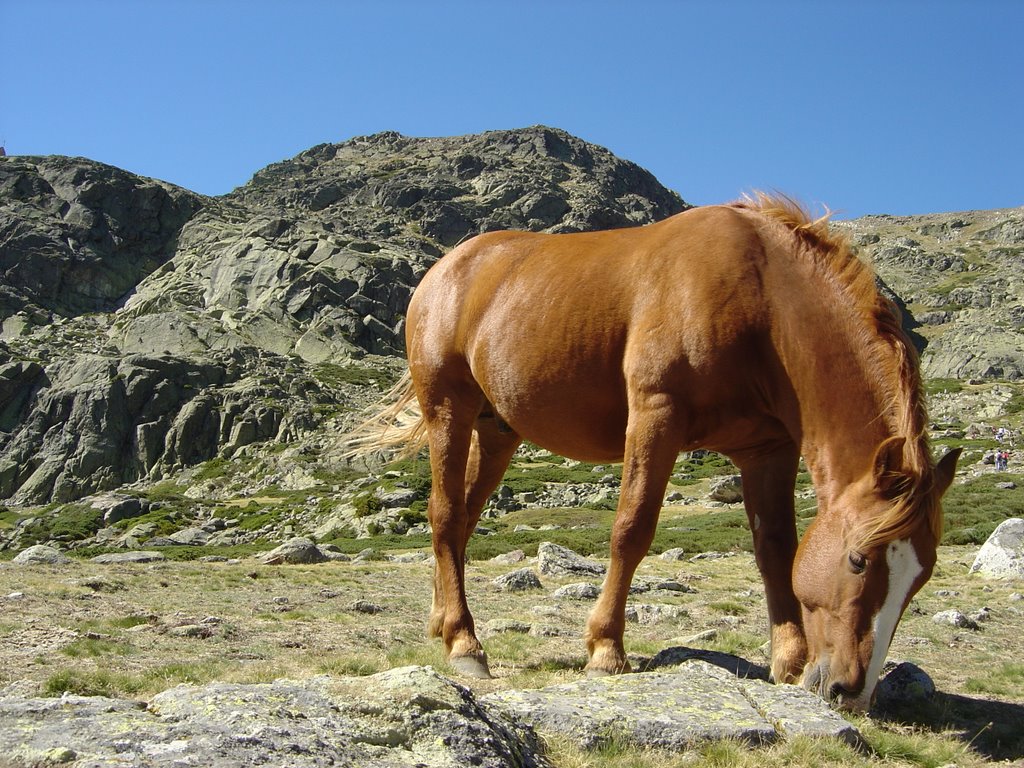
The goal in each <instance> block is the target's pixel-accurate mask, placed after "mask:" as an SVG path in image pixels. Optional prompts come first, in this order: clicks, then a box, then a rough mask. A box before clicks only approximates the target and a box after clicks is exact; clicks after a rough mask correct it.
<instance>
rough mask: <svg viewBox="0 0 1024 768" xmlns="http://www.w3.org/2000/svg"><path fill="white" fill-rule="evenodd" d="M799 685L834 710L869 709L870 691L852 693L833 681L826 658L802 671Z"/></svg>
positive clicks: (854, 710)
mask: <svg viewBox="0 0 1024 768" xmlns="http://www.w3.org/2000/svg"><path fill="white" fill-rule="evenodd" d="M800 684H801V685H802V686H803V687H804V688H805V689H807V690H808V691H811V692H812V693H815V694H817V695H818V696H820V697H821V698H823V699H824V700H825V701H827V702H828V703H829V704H830V705H831V706H832V707H834V708H835V709H841V710H845V711H848V712H866V711H867V710H868V709H869V708H870V707H871V691H870V690H868V691H866V692H865V691H864V690H863V689H862V690H860V691H854V690H852V689H851V688H850V687H848V686H846V685H844V684H843V683H842V682H841V681H837V680H833V679H832V675H831V669H830V666H829V660H828V658H827V657H826V658H825V659H824V660H822V661H819V662H818V663H817V664H814V665H810V664H809V665H808V666H807V668H806V669H804V674H803V678H802V679H801V681H800Z"/></svg>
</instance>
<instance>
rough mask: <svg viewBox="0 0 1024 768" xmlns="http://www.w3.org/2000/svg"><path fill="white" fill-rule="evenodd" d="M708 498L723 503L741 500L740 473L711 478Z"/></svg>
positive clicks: (733, 502)
mask: <svg viewBox="0 0 1024 768" xmlns="http://www.w3.org/2000/svg"><path fill="white" fill-rule="evenodd" d="M708 498H710V499H711V500H712V501H721V502H723V503H725V504H737V503H739V502H741V501H743V478H742V477H741V476H740V475H724V476H722V477H716V478H713V479H712V480H711V490H710V491H709V493H708Z"/></svg>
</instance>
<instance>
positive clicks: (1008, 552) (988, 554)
mask: <svg viewBox="0 0 1024 768" xmlns="http://www.w3.org/2000/svg"><path fill="white" fill-rule="evenodd" d="M970 572H971V573H979V574H981V575H982V576H991V577H994V578H1009V579H1024V519H1022V518H1019V517H1011V518H1009V519H1008V520H1004V521H1003V522H1001V523H1000V524H999V526H998V527H997V528H996V529H995V530H994V531H993V532H992V535H991V536H989V537H988V540H987V541H986V542H985V543H984V544H983V545H982V546H981V549H980V550H979V551H978V555H977V556H976V557H975V558H974V563H973V564H972V565H971V571H970Z"/></svg>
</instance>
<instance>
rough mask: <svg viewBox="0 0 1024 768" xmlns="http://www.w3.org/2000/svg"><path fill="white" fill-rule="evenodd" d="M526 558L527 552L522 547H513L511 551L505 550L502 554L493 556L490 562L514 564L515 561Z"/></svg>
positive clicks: (518, 561) (519, 561) (521, 560)
mask: <svg viewBox="0 0 1024 768" xmlns="http://www.w3.org/2000/svg"><path fill="white" fill-rule="evenodd" d="M525 559H526V554H525V553H524V552H523V550H521V549H513V550H512V551H511V552H504V553H502V554H500V555H495V556H494V557H492V558H491V560H490V562H492V563H500V564H501V565H514V564H515V563H521V562H523V560H525Z"/></svg>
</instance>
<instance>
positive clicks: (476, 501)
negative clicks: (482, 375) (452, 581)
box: [427, 409, 522, 637]
mask: <svg viewBox="0 0 1024 768" xmlns="http://www.w3.org/2000/svg"><path fill="white" fill-rule="evenodd" d="M485 411H486V409H485ZM521 442H522V438H521V437H520V436H519V435H518V434H516V433H515V432H513V431H512V430H510V429H509V428H507V427H506V426H505V425H504V423H503V422H501V421H500V420H499V419H498V418H497V417H495V416H493V415H491V414H490V413H487V412H485V413H483V414H481V415H480V416H479V417H478V418H477V420H476V424H475V426H474V428H473V435H472V442H471V444H470V449H469V460H468V462H467V466H466V529H465V534H464V536H463V541H462V552H463V553H465V551H466V546H467V545H468V543H469V538H470V536H472V535H473V531H474V530H475V529H476V524H477V523H478V522H479V520H480V515H481V513H482V512H483V509H484V505H485V504H486V503H487V499H488V498H489V497H490V495H491V494H492V493H493V492H494V489H495V488H497V487H498V483H500V482H501V478H502V477H503V476H504V474H505V470H506V469H507V468H508V464H509V462H510V461H511V460H512V456H513V454H514V453H515V452H516V448H518V447H519V444H520V443H521ZM440 573H441V571H440V569H435V570H434V601H433V605H432V606H431V610H430V620H429V621H428V623H427V633H428V634H429V635H430V636H431V637H440V636H441V635H442V634H443V632H442V629H443V624H444V619H445V608H444V589H443V586H442V585H441V584H440V581H439V576H440Z"/></svg>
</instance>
